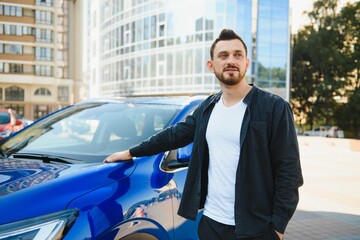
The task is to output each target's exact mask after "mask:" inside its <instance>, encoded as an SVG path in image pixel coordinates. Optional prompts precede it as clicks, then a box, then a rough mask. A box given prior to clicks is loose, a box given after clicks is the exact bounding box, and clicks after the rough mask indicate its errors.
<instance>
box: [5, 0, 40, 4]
mask: <svg viewBox="0 0 360 240" xmlns="http://www.w3.org/2000/svg"><path fill="white" fill-rule="evenodd" d="M0 2H2V3H11V4H22V5H35V0H0Z"/></svg>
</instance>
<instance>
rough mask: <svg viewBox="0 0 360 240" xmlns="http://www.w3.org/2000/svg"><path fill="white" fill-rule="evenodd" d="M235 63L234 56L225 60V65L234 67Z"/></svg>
mask: <svg viewBox="0 0 360 240" xmlns="http://www.w3.org/2000/svg"><path fill="white" fill-rule="evenodd" d="M235 62H236V59H235V57H234V56H232V55H229V57H228V58H227V59H226V63H227V65H234V64H235Z"/></svg>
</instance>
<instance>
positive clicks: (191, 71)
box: [87, 0, 290, 98]
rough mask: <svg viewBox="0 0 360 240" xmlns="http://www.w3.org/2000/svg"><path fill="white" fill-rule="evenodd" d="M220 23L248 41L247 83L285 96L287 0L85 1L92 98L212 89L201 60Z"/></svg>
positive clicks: (212, 79)
mask: <svg viewBox="0 0 360 240" xmlns="http://www.w3.org/2000/svg"><path fill="white" fill-rule="evenodd" d="M223 28H230V29H233V30H234V31H235V32H237V33H238V34H239V35H240V36H241V37H242V38H243V39H244V41H245V43H246V44H247V47H248V57H249V58H250V60H251V66H250V68H249V69H248V72H247V75H246V80H247V81H248V82H249V83H254V84H255V85H257V86H259V87H261V88H264V89H267V90H269V91H271V92H275V93H277V94H279V95H281V96H282V97H284V98H288V92H289V91H288V88H289V81H288V79H289V63H290V62H289V51H290V27H289V1H288V0H206V1H205V0H197V1H193V0H102V1H99V0H93V1H89V3H88V43H87V44H88V54H89V56H88V58H87V59H88V62H87V63H88V65H87V69H88V71H87V78H88V79H89V81H90V84H89V86H90V89H89V90H90V91H89V92H90V97H111V96H130V95H137V96H139V95H164V94H167V95H169V94H170V95H189V94H190V95H193V94H208V93H212V92H217V91H218V90H219V85H218V83H217V80H216V78H215V77H214V75H213V74H212V73H210V72H209V71H208V69H207V67H206V61H207V60H208V59H209V58H210V54H209V49H210V45H211V43H212V42H213V40H214V39H215V38H216V37H217V36H218V35H219V33H220V32H221V30H222V29H223Z"/></svg>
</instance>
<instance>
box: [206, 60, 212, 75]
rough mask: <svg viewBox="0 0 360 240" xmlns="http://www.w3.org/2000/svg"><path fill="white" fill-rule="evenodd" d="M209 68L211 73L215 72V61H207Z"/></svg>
mask: <svg viewBox="0 0 360 240" xmlns="http://www.w3.org/2000/svg"><path fill="white" fill-rule="evenodd" d="M207 67H208V69H209V71H210V72H214V64H213V61H211V60H208V61H207Z"/></svg>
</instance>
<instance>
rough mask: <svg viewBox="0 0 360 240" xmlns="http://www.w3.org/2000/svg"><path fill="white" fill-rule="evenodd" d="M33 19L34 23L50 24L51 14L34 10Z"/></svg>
mask: <svg viewBox="0 0 360 240" xmlns="http://www.w3.org/2000/svg"><path fill="white" fill-rule="evenodd" d="M35 19H36V23H40V24H52V19H53V14H52V13H51V12H49V11H42V10H36V13H35Z"/></svg>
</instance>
